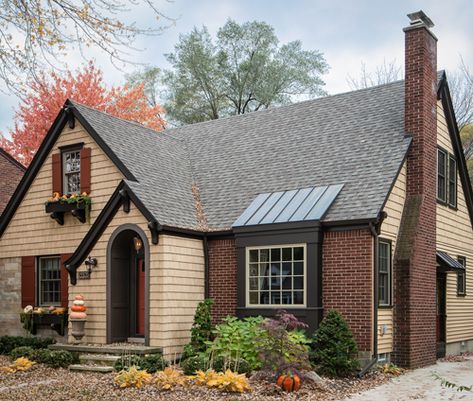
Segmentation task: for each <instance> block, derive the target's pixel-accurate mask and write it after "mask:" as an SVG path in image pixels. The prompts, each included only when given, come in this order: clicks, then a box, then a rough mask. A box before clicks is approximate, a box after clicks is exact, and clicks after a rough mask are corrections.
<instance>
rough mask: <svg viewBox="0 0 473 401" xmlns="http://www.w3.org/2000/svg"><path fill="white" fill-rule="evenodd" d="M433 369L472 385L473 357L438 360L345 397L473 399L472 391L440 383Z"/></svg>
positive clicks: (373, 400) (355, 400) (358, 400)
mask: <svg viewBox="0 0 473 401" xmlns="http://www.w3.org/2000/svg"><path fill="white" fill-rule="evenodd" d="M432 373H437V374H438V375H439V376H441V377H443V378H445V379H447V380H448V381H450V382H453V383H455V384H458V385H464V386H471V385H473V357H466V358H464V360H463V361H461V362H437V364H435V365H432V366H429V367H427V368H422V369H416V370H413V371H411V372H408V373H406V374H404V375H402V376H400V377H397V378H394V379H393V380H392V381H390V382H389V383H386V384H383V385H381V386H379V387H376V388H373V389H371V390H368V391H365V392H363V393H361V394H357V395H354V396H351V397H349V398H347V399H345V400H344V401H407V400H425V401H439V400H462V401H466V400H473V392H469V391H462V392H458V391H456V390H455V389H449V388H445V387H442V386H441V383H440V381H439V380H435V379H434V378H433V377H432Z"/></svg>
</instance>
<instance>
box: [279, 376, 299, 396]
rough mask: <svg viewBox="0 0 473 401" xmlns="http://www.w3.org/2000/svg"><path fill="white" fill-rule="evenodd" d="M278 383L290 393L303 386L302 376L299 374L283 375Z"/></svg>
mask: <svg viewBox="0 0 473 401" xmlns="http://www.w3.org/2000/svg"><path fill="white" fill-rule="evenodd" d="M276 384H277V385H278V386H279V387H281V388H282V389H283V390H284V391H287V392H288V393H290V392H292V391H297V390H299V389H300V388H301V378H300V377H299V375H281V376H279V377H278V380H277V382H276Z"/></svg>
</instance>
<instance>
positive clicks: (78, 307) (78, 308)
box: [71, 305, 87, 312]
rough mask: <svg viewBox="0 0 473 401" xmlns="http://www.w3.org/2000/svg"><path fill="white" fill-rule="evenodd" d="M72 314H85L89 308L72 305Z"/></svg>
mask: <svg viewBox="0 0 473 401" xmlns="http://www.w3.org/2000/svg"><path fill="white" fill-rule="evenodd" d="M71 310H72V312H85V311H86V310H87V307H85V306H84V305H72V306H71Z"/></svg>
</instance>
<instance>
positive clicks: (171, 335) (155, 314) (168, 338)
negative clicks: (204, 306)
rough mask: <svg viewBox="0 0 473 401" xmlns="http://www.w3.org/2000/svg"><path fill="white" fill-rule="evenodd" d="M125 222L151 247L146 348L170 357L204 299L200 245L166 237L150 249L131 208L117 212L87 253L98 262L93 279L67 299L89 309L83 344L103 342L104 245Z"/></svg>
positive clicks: (143, 224)
mask: <svg viewBox="0 0 473 401" xmlns="http://www.w3.org/2000/svg"><path fill="white" fill-rule="evenodd" d="M127 223H132V224H136V225H137V226H139V227H140V228H141V229H142V230H143V231H144V232H145V233H146V234H147V236H148V242H149V243H150V345H152V346H158V347H162V348H163V349H164V353H165V354H166V355H167V356H168V357H173V356H174V354H175V353H180V352H181V351H182V347H183V345H185V344H186V343H187V342H188V341H189V336H190V329H191V327H192V322H193V317H194V312H195V308H196V306H197V303H198V302H199V301H201V300H203V298H204V253H203V244H202V241H201V240H196V239H189V238H182V237H173V236H169V235H161V236H160V237H159V244H158V245H153V244H151V238H150V237H149V235H148V234H149V230H148V228H147V224H148V223H147V221H146V219H145V218H144V217H143V216H142V215H141V213H140V212H139V211H138V209H137V208H136V207H135V206H134V205H133V204H132V205H131V210H130V213H128V214H127V213H124V212H123V210H122V209H120V210H119V211H118V212H117V214H116V216H115V217H114V218H113V220H112V221H111V222H110V224H109V226H108V227H107V228H106V230H105V231H104V233H103V234H102V236H101V238H100V239H99V241H98V242H97V244H96V245H95V247H94V249H93V250H92V251H91V252H90V254H91V255H92V256H93V257H94V258H96V259H97V267H96V268H95V269H94V271H93V273H92V278H91V279H90V280H78V282H77V285H76V286H75V287H71V289H70V292H69V294H70V300H72V298H73V297H74V296H75V295H77V294H82V295H84V297H85V299H86V303H87V305H88V307H89V309H88V311H87V313H88V321H87V324H86V338H85V339H84V341H87V342H91V343H105V342H106V263H107V245H108V240H109V238H110V236H111V235H112V233H113V232H114V230H115V229H116V228H117V227H119V226H120V225H122V224H127ZM84 268H85V267H82V269H84Z"/></svg>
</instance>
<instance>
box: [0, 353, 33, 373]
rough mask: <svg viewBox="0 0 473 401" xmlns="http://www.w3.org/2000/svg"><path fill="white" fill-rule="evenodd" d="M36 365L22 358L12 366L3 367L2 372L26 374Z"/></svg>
mask: <svg viewBox="0 0 473 401" xmlns="http://www.w3.org/2000/svg"><path fill="white" fill-rule="evenodd" d="M35 363H36V362H33V361H30V360H29V359H28V358H25V357H21V358H18V359H16V360H15V362H13V363H12V364H11V365H9V366H3V367H1V368H0V370H2V371H3V372H7V373H14V372H24V371H26V370H29V369H31V367H32V366H33V365H34V364H35Z"/></svg>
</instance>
